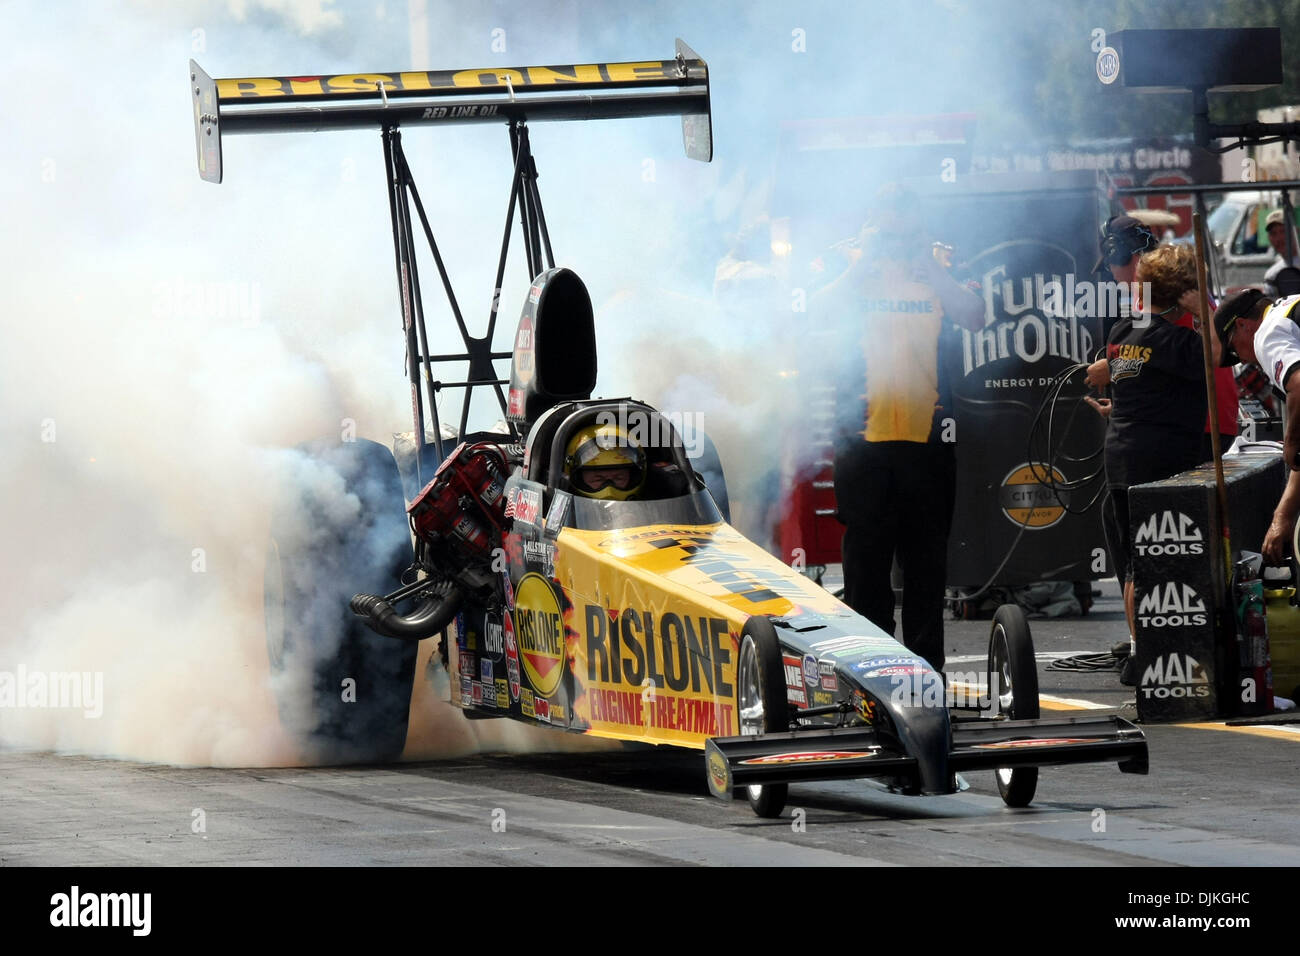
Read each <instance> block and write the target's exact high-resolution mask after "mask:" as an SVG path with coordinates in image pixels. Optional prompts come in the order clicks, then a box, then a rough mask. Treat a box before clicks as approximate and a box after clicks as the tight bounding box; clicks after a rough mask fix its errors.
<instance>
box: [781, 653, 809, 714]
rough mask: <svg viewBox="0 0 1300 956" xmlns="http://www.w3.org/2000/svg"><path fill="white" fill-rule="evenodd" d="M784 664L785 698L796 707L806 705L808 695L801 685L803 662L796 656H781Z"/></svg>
mask: <svg viewBox="0 0 1300 956" xmlns="http://www.w3.org/2000/svg"><path fill="white" fill-rule="evenodd" d="M782 662H783V663H784V665H785V698H786V701H787V702H789V703H791V704H794V705H796V706H798V707H807V706H808V695H807V693H806V692H805V691H804V687H803V663H802V662H801V661H800V660H799V658H797V657H790V656H788V655H787V656H785V657H783V658H782Z"/></svg>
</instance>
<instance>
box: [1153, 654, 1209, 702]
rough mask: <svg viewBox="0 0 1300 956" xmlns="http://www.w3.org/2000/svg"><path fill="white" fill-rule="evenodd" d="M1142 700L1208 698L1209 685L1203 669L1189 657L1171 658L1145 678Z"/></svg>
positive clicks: (1158, 660)
mask: <svg viewBox="0 0 1300 956" xmlns="http://www.w3.org/2000/svg"><path fill="white" fill-rule="evenodd" d="M1141 690H1142V696H1143V697H1145V698H1147V699H1148V700H1149V699H1151V698H1153V697H1154V698H1156V699H1157V700H1164V699H1166V698H1169V697H1209V696H1210V682H1209V680H1208V679H1207V678H1206V676H1205V668H1203V667H1202V666H1201V665H1200V664H1199V663H1198V662H1197V660H1196V658H1195V657H1192V655H1190V654H1168V655H1166V656H1164V657H1157V658H1156V662H1155V663H1154V664H1152V665H1151V666H1150V667H1148V668H1147V669H1146V672H1145V673H1144V674H1143V675H1142V685H1141Z"/></svg>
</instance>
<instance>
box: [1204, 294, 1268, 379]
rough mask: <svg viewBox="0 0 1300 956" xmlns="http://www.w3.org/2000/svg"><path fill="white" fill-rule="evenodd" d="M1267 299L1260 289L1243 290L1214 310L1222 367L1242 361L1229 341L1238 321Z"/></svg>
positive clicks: (1229, 297) (1215, 329)
mask: <svg viewBox="0 0 1300 956" xmlns="http://www.w3.org/2000/svg"><path fill="white" fill-rule="evenodd" d="M1265 298H1267V296H1266V295H1264V293H1263V292H1260V291H1259V290H1258V289H1242V290H1241V291H1240V292H1234V293H1233V294H1232V295H1230V296H1228V297H1227V298H1226V299H1224V300H1223V301H1222V302H1221V303H1219V307H1218V308H1217V309H1215V310H1214V331H1215V332H1216V333H1218V336H1219V343H1220V344H1221V345H1222V346H1223V354H1222V355H1221V356H1220V358H1219V365H1220V366H1223V367H1228V366H1232V365H1236V364H1237V363H1238V362H1240V361H1241V356H1239V355H1238V354H1237V352H1236V350H1235V349H1233V347H1232V346H1231V345H1230V344H1229V342H1228V340H1229V339H1230V338H1231V337H1232V330H1233V328H1234V327H1235V326H1236V324H1237V320H1238V319H1240V318H1241V317H1242V316H1244V315H1249V314H1250V313H1251V312H1252V311H1253V310H1254V308H1255V306H1256V305H1257V304H1258V303H1259V300H1260V299H1265Z"/></svg>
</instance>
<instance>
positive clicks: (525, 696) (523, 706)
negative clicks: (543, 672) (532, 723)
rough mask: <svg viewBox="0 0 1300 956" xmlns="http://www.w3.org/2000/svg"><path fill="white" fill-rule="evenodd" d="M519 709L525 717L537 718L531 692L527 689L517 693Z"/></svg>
mask: <svg viewBox="0 0 1300 956" xmlns="http://www.w3.org/2000/svg"><path fill="white" fill-rule="evenodd" d="M519 709H520V710H522V711H523V712H524V716H525V717H533V718H535V717H536V716H537V711H536V710H535V709H534V708H533V692H532V691H531V690H529V689H528V688H527V687H525V688H524V689H523V690H522V691H520V693H519Z"/></svg>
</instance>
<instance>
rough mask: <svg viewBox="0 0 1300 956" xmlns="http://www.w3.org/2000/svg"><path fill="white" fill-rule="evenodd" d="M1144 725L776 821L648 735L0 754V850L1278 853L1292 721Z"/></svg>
mask: <svg viewBox="0 0 1300 956" xmlns="http://www.w3.org/2000/svg"><path fill="white" fill-rule="evenodd" d="M1103 589H1104V594H1103V597H1102V598H1101V599H1100V600H1099V602H1098V604H1097V606H1096V607H1095V608H1094V610H1093V611H1092V613H1091V614H1089V615H1088V616H1087V617H1085V618H1074V619H1065V620H1055V621H1047V620H1041V619H1040V620H1034V621H1033V622H1032V626H1033V631H1034V639H1035V644H1036V649H1037V651H1038V654H1039V659H1040V665H1042V664H1045V663H1046V661H1048V660H1049V659H1050V658H1051V657H1053V656H1060V655H1063V654H1067V653H1082V652H1098V651H1102V650H1105V649H1106V648H1108V647H1110V646H1111V645H1112V644H1113V643H1115V641H1116V640H1117V639H1118V638H1119V637H1120V636H1122V633H1123V630H1124V626H1123V616H1122V612H1121V610H1120V606H1119V601H1118V594H1117V592H1116V590H1115V586H1114V583H1113V582H1110V583H1108V584H1105V585H1103ZM987 631H988V624H987V622H956V621H953V622H949V625H948V646H949V651H948V653H949V660H950V664H949V670H950V671H953V670H962V669H967V667H968V666H969V669H972V670H973V669H977V667H978V665H977V664H974V663H973V661H975V660H977V659H982V656H983V654H984V652H985V647H986V642H987ZM963 658H965V659H967V660H966V661H964V660H963ZM967 661H970V662H972V663H969V665H968V663H967ZM1039 680H1040V691H1041V693H1042V694H1043V695H1044V708H1045V710H1048V711H1049V712H1051V711H1057V712H1064V711H1067V710H1070V709H1073V708H1084V709H1097V710H1098V712H1106V711H1104V710H1101V708H1109V709H1110V710H1111V711H1113V709H1114V708H1118V707H1119V706H1121V705H1122V704H1123V703H1124V702H1125V701H1126V700H1131V699H1132V696H1131V695H1132V692H1131V691H1129V690H1126V689H1125V688H1123V687H1121V686H1120V684H1119V681H1118V679H1117V677H1116V675H1114V674H1113V673H1060V672H1055V671H1048V670H1045V669H1043V668H1042V667H1041V666H1040V672H1039ZM1145 730H1146V732H1147V735H1148V740H1149V743H1150V752H1151V774H1150V775H1149V776H1146V777H1140V776H1131V775H1122V774H1120V773H1119V772H1118V770H1116V768H1115V767H1114V766H1113V765H1095V766H1082V767H1066V768H1054V769H1046V770H1043V771H1042V773H1041V775H1040V781H1039V787H1038V796H1037V798H1036V800H1035V802H1034V804H1033V805H1032V806H1031V807H1030V808H1028V809H1026V810H1010V809H1007V808H1006V807H1004V806H1003V804H1002V802H1001V800H1000V799H999V797H998V795H997V790H996V787H995V786H994V784H993V780H992V775H991V774H988V773H981V774H976V775H972V777H971V779H970V781H969V782H970V784H971V789H970V790H968V791H967V792H965V793H961V794H958V795H954V796H949V797H923V798H917V797H904V796H898V795H893V794H889V793H887V792H884V791H883V790H880V789H878V788H876V787H874V786H872V785H870V784H866V783H863V782H860V781H850V782H842V783H828V784H817V785H809V786H794V787H792V788H791V793H790V807H789V809H787V811H786V814H785V815H784V817H783V818H782V819H779V820H760V819H758V818H757V817H755V816H754V815H753V814H752V813H751V812H750V810H749V807H748V805H747V804H745V803H740V802H723V801H719V800H715V799H713V798H711V797H709V796H708V794H707V791H706V789H705V783H704V774H703V767H702V757H700V756H699V755H696V754H693V753H677V752H672V751H662V750H659V751H655V750H643V751H623V752H610V753H599V754H593V753H587V754H571V753H569V754H539V755H529V756H519V755H512V756H503V755H484V756H476V757H472V758H466V759H459V760H448V761H440V762H422V763H399V764H391V765H387V766H382V767H324V768H285V769H236V770H230V769H205V768H180V767H169V766H158V765H148V764H138V763H130V762H125V761H118V760H108V759H96V758H89V757H72V756H61V755H57V754H49V753H21V752H14V751H0V808H3V812H0V865H4V866H23V865H74V866H86V865H92V866H93V865H108V866H112V865H135V866H142V865H143V866H148V865H201V864H229V865H265V866H270V865H293V864H301V865H368V864H402V865H415V864H434V865H488V866H496V865H524V866H538V865H565V864H568V865H659V864H669V865H673V864H677V865H680V864H708V865H727V864H759V865H783V866H790V865H812V866H841V865H843V866H850V865H861V864H868V865H910V864H928V865H935V864H938V865H968V864H989V863H994V864H1012V865H1071V866H1094V865H1095V866H1114V865H1119V866H1147V865H1155V866H1160V865H1183V866H1225V865H1226V866H1277V865H1290V866H1294V865H1297V864H1300V815H1297V814H1296V813H1295V812H1294V809H1293V808H1294V804H1295V791H1294V786H1295V781H1296V779H1297V758H1300V727H1287V726H1284V725H1279V726H1277V727H1273V728H1259V727H1253V728H1225V727H1224V726H1223V725H1222V724H1203V725H1197V726H1168V725H1162V726H1147V727H1146V728H1145ZM196 809H201V810H202V811H203V816H204V822H205V826H204V828H203V830H204V832H201V833H196V832H194V827H193V825H192V824H193V820H194V811H195V810H196Z"/></svg>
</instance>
